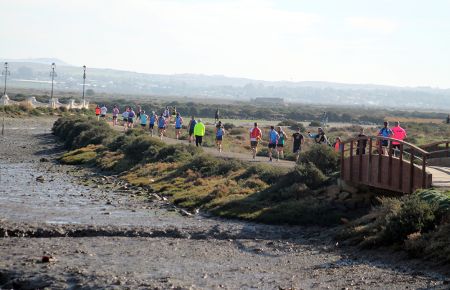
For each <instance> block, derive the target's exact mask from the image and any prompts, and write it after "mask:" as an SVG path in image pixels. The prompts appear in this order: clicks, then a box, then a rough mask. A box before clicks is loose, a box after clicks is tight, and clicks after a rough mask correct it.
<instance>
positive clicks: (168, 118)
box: [163, 106, 170, 125]
mask: <svg viewBox="0 0 450 290" xmlns="http://www.w3.org/2000/svg"><path fill="white" fill-rule="evenodd" d="M163 117H164V120H166V125H167V123H169V121H170V110H169V106H166V108H165V109H164V113H163Z"/></svg>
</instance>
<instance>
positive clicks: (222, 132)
mask: <svg viewBox="0 0 450 290" xmlns="http://www.w3.org/2000/svg"><path fill="white" fill-rule="evenodd" d="M223 135H225V129H224V128H223V125H222V122H221V121H219V123H217V125H216V146H217V150H219V152H222V140H223Z"/></svg>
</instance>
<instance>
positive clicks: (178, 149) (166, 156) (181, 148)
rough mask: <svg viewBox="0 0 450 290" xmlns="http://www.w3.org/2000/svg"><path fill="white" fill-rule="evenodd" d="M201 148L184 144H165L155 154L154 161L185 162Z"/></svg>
mask: <svg viewBox="0 0 450 290" xmlns="http://www.w3.org/2000/svg"><path fill="white" fill-rule="evenodd" d="M200 152H201V150H200V149H199V148H197V147H194V146H186V145H184V144H177V145H167V146H164V147H162V148H161V149H160V150H159V151H158V153H157V154H156V156H155V158H154V159H153V160H154V161H163V162H186V161H188V160H190V159H191V158H192V156H194V155H196V154H199V153H200Z"/></svg>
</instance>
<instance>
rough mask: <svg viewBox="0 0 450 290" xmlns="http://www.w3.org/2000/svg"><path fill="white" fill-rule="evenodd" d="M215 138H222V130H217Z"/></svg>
mask: <svg viewBox="0 0 450 290" xmlns="http://www.w3.org/2000/svg"><path fill="white" fill-rule="evenodd" d="M216 136H217V137H222V136H223V129H222V128H219V129H217V133H216Z"/></svg>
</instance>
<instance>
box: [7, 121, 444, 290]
mask: <svg viewBox="0 0 450 290" xmlns="http://www.w3.org/2000/svg"><path fill="white" fill-rule="evenodd" d="M53 121H54V120H53V119H44V118H36V119H10V120H7V121H6V126H5V129H6V130H5V135H4V136H0V237H1V238H0V289H9V288H15V289H36V288H46V287H48V288H52V289H60V288H69V289H92V288H115V289H123V288H128V289H139V288H142V289H148V288H164V289H165V288H178V289H184V288H187V289H189V288H194V289H197V288H200V289H210V288H225V289H237V288H246V289H248V288H266V289H291V288H292V289H309V288H318V289H321V288H326V289H346V288H348V289H380V288H384V289H407V288H408V289H411V288H413V289H420V288H423V289H425V288H427V289H429V288H434V289H448V288H449V284H448V283H449V280H450V277H449V275H448V273H447V274H446V273H445V268H444V269H443V268H442V267H441V268H434V269H430V268H429V266H428V265H426V264H424V263H423V262H420V261H414V260H409V259H407V258H406V257H404V256H403V255H401V254H396V255H393V254H392V253H383V252H380V251H379V252H373V251H372V252H362V251H359V250H357V249H354V248H348V247H342V246H340V245H339V243H336V241H334V240H333V239H332V238H331V236H332V231H333V230H324V229H318V228H304V227H283V226H268V225H258V224H251V223H244V222H236V221H225V220H219V219H214V218H212V217H208V216H207V215H204V214H203V213H189V212H186V211H184V210H182V209H179V208H175V207H174V206H173V205H171V204H170V203H168V201H167V200H165V199H164V198H163V197H161V196H159V195H158V193H152V194H150V195H149V193H148V192H147V190H146V189H144V188H137V187H130V186H129V185H127V184H125V183H123V182H121V181H120V180H118V179H116V178H114V177H110V176H103V175H101V174H98V173H96V172H94V171H92V170H89V169H81V168H79V167H73V166H65V165H60V164H58V163H57V162H56V161H55V158H56V157H57V156H58V155H59V154H60V153H61V151H59V150H60V149H59V148H58V146H57V144H56V140H55V139H54V138H53V136H52V135H51V134H50V128H51V125H52V123H53Z"/></svg>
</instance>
